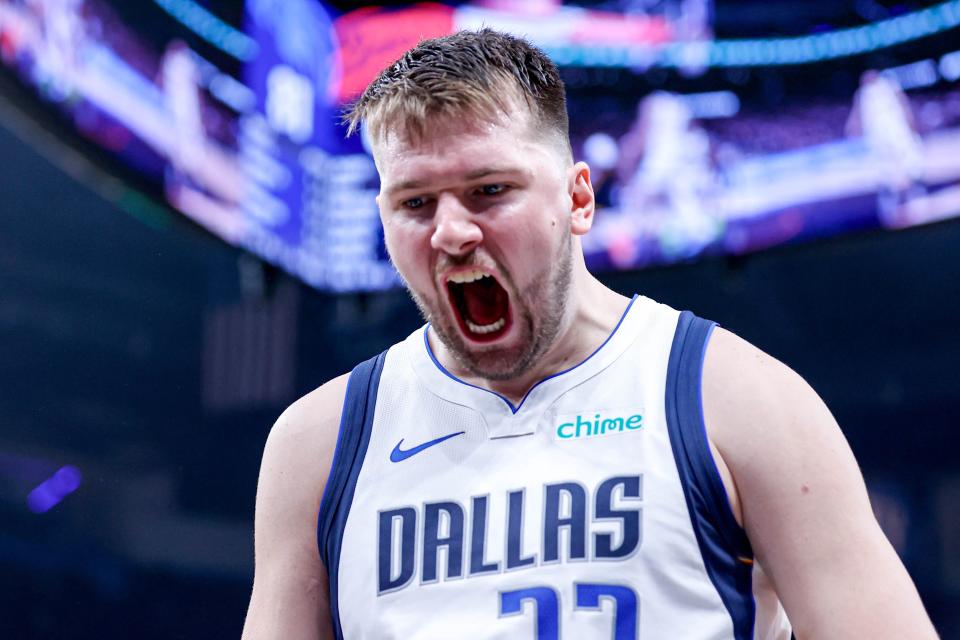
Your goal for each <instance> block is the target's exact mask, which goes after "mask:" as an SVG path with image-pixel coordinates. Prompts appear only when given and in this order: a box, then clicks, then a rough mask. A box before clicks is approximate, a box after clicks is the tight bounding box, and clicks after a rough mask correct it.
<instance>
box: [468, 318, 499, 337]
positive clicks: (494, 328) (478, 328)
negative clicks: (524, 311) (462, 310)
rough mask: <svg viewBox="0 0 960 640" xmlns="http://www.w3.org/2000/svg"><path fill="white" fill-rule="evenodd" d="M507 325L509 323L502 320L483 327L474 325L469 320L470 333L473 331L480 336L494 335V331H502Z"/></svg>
mask: <svg viewBox="0 0 960 640" xmlns="http://www.w3.org/2000/svg"><path fill="white" fill-rule="evenodd" d="M505 324H507V321H506V320H505V319H504V318H500V319H499V320H497V321H496V322H492V323H490V324H485V325H483V326H480V325H477V324H473V323H472V322H470V321H469V320H467V328H468V329H470V331H472V332H473V333H480V334H483V333H492V332H494V331H497V330H498V329H502V328H503V325H505Z"/></svg>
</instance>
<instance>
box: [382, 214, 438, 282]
mask: <svg viewBox="0 0 960 640" xmlns="http://www.w3.org/2000/svg"><path fill="white" fill-rule="evenodd" d="M421 227H422V225H416V224H409V223H398V222H393V223H385V224H384V226H383V237H384V242H385V244H386V246H387V253H389V254H390V259H391V260H392V261H393V264H394V266H395V267H396V268H397V270H398V271H400V274H401V275H402V276H403V278H404V279H405V280H406V281H407V282H408V283H419V282H421V281H426V280H430V265H429V259H430V236H429V235H428V234H426V233H425V231H424V230H423V229H422V228H421ZM418 288H420V287H418Z"/></svg>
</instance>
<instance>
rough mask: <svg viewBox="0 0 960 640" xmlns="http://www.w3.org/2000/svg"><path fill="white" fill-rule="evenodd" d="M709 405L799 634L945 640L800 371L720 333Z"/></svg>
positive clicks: (710, 422)
mask: <svg viewBox="0 0 960 640" xmlns="http://www.w3.org/2000/svg"><path fill="white" fill-rule="evenodd" d="M703 405H704V419H705V421H706V424H707V431H708V435H709V437H710V440H711V441H712V443H713V445H715V447H716V449H717V450H718V451H719V453H720V457H721V461H719V462H718V466H720V467H721V470H723V467H724V466H726V467H727V468H728V469H729V471H730V474H731V475H732V484H731V479H730V477H729V476H728V477H726V478H725V482H726V483H727V485H728V490H729V491H730V492H731V493H732V494H733V495H735V496H737V498H738V501H739V507H740V511H741V512H742V519H743V525H744V527H745V529H746V531H747V534H748V535H749V537H750V541H751V543H752V545H753V548H754V552H755V554H756V557H757V560H758V561H759V562H760V564H761V565H762V566H763V567H764V570H765V571H766V572H767V573H768V574H769V576H770V578H771V580H772V582H773V584H774V586H775V588H776V590H777V593H778V595H779V596H780V599H781V602H782V603H783V605H784V608H785V609H786V612H787V615H788V617H789V618H790V621H791V622H792V623H793V626H794V631H795V633H796V636H797V637H798V638H800V639H801V640H805V639H807V638H815V639H818V640H819V639H824V638H872V639H878V640H879V639H884V638H890V639H891V640H893V639H896V640H903V639H906V638H911V639H912V638H936V637H937V636H936V632H935V631H934V629H933V626H932V625H931V623H930V620H929V618H928V617H927V614H926V612H925V611H924V608H923V605H922V603H921V602H920V597H919V595H918V594H917V591H916V589H915V588H914V586H913V583H912V582H911V580H910V577H909V576H908V575H907V572H906V570H905V569H904V567H903V565H902V564H901V562H900V559H899V558H898V557H897V555H896V553H895V552H894V550H893V547H891V545H890V543H889V542H888V541H887V539H886V537H885V536H884V534H883V532H882V531H881V530H880V527H879V525H878V524H877V521H876V519H875V518H874V516H873V513H872V511H871V509H870V502H869V499H868V497H867V492H866V488H865V486H864V482H863V478H862V476H861V475H860V470H859V468H858V467H857V463H856V461H855V460H854V458H853V454H852V452H851V451H850V448H849V446H848V445H847V442H846V440H845V439H844V437H843V435H842V433H841V432H840V429H839V428H838V427H837V424H836V422H835V420H834V419H833V416H831V414H830V412H829V411H828V409H827V408H826V406H825V405H824V404H823V402H822V401H821V400H820V398H819V397H818V396H817V394H816V393H815V392H814V391H813V390H812V389H811V388H810V387H809V386H808V385H807V384H806V383H805V382H804V381H803V380H802V379H801V378H800V377H799V376H798V375H797V374H796V373H794V372H793V371H791V370H790V369H789V368H788V367H786V366H784V365H783V364H781V363H780V362H778V361H776V360H775V359H773V358H771V357H770V356H767V355H766V354H764V353H763V352H761V351H759V350H758V349H756V348H754V347H752V346H751V345H749V344H748V343H746V342H744V341H743V340H741V339H739V338H737V337H736V336H734V335H733V334H731V333H729V332H727V331H724V330H722V329H717V330H716V331H715V332H714V335H713V337H712V338H711V341H710V345H709V347H708V349H707V356H706V361H705V363H704V372H703ZM737 498H735V501H736V499H737ZM735 507H736V505H735Z"/></svg>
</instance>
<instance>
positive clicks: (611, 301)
mask: <svg viewBox="0 0 960 640" xmlns="http://www.w3.org/2000/svg"><path fill="white" fill-rule="evenodd" d="M571 284H572V286H571V293H570V298H569V299H568V301H567V312H566V313H565V315H564V318H563V325H562V328H561V329H560V332H559V333H558V334H557V337H556V339H555V340H554V342H553V344H552V345H551V346H550V348H549V349H548V350H547V351H546V353H544V355H543V356H541V357H540V359H539V360H538V361H537V362H536V364H535V365H534V366H533V367H531V368H530V369H529V370H527V371H525V372H524V373H523V374H522V375H520V376H518V377H516V378H511V379H509V380H488V379H486V378H481V377H478V376H475V375H471V374H469V373H467V372H465V371H463V369H462V368H461V367H459V366H457V364H456V362H455V361H454V359H453V358H452V357H451V356H450V355H449V354H448V353H447V352H446V348H445V347H443V346H442V345H441V344H440V343H439V341H438V340H436V339H435V338H433V337H432V336H431V337H430V346H431V348H432V349H433V350H434V353H435V354H437V356H438V357H439V358H440V361H441V362H442V363H443V365H444V367H446V368H447V369H448V370H449V371H451V372H453V373H454V374H455V375H457V377H459V378H461V379H462V380H464V381H465V382H468V383H470V384H473V385H476V386H478V387H482V388H484V389H489V390H490V391H494V392H496V393H498V394H499V395H501V396H504V397H505V398H507V399H508V400H509V401H510V402H511V403H512V404H514V406H516V405H518V404H519V403H520V402H521V401H522V400H523V398H524V396H525V395H526V394H527V392H528V391H530V389H531V388H533V386H534V385H535V384H537V383H538V382H540V381H541V380H543V379H544V378H547V377H549V376H551V375H553V374H556V373H559V372H561V371H565V370H567V369H570V368H571V367H574V366H576V365H578V364H580V363H581V362H583V361H584V360H586V359H587V357H589V356H590V354H592V353H593V352H594V351H596V350H597V348H599V347H600V345H602V344H603V343H604V341H605V340H606V339H607V338H608V337H609V336H610V334H611V333H612V332H613V330H614V328H615V327H616V326H617V323H618V322H619V321H620V318H621V317H622V316H623V313H624V311H625V310H626V307H627V305H628V304H629V303H630V300H629V298H626V297H624V296H621V295H620V294H618V293H616V292H614V291H612V290H611V289H608V288H607V287H606V286H604V285H603V284H602V283H601V282H600V281H599V280H597V279H596V278H594V277H593V276H592V275H590V273H589V272H587V270H586V268H582V269H576V270H575V275H574V282H573V283H571Z"/></svg>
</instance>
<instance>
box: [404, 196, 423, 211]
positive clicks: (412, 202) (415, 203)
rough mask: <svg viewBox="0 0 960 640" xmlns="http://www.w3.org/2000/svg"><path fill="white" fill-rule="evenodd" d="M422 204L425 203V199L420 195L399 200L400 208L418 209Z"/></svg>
mask: <svg viewBox="0 0 960 640" xmlns="http://www.w3.org/2000/svg"><path fill="white" fill-rule="evenodd" d="M424 204H426V201H425V200H424V199H423V198H421V197H420V196H417V197H416V198H408V199H406V200H403V201H401V202H400V208H401V209H419V208H420V207H422V206H423V205H424Z"/></svg>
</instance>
